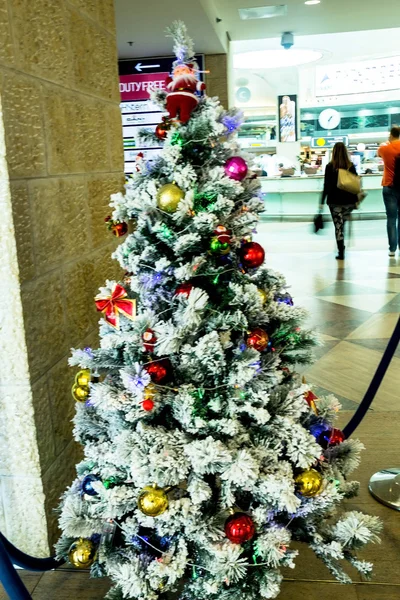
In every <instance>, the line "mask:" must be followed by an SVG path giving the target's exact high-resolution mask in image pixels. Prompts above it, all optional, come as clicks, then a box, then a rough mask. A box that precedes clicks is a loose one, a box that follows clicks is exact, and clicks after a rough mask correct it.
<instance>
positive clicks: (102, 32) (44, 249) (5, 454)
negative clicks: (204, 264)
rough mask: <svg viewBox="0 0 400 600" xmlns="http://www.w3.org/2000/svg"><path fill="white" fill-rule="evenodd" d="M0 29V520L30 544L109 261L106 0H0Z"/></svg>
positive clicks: (110, 54)
mask: <svg viewBox="0 0 400 600" xmlns="http://www.w3.org/2000/svg"><path fill="white" fill-rule="evenodd" d="M0 40H1V42H0V89H1V92H0V99H1V105H2V110H3V112H2V119H1V122H0V189H1V192H0V208H1V215H2V218H1V219H0V250H1V256H2V260H1V262H0V362H1V365H2V366H1V370H0V530H2V531H3V532H4V533H5V534H6V535H7V536H8V537H9V538H10V539H11V540H12V541H13V543H15V544H16V545H18V546H19V547H21V548H22V549H24V550H26V551H28V552H31V553H34V554H37V555H44V554H46V553H47V552H48V551H49V544H52V543H53V541H54V540H55V538H56V537H57V524H56V517H55V515H54V514H53V509H54V508H55V507H56V505H57V504H58V499H59V497H60V495H61V493H62V492H63V490H64V489H65V487H66V486H67V485H69V484H70V482H71V481H72V479H73V478H74V477H75V463H76V462H77V461H78V460H79V456H80V454H79V452H80V450H79V448H77V446H76V444H75V443H74V442H73V441H72V424H71V419H72V416H73V414H74V401H73V399H72V397H71V394H70V389H71V386H72V383H73V377H74V372H73V371H72V370H71V369H69V367H68V364H67V360H68V356H69V354H70V348H71V347H81V346H87V345H91V344H95V343H96V333H97V322H98V314H97V313H96V310H95V307H94V302H93V297H94V295H95V294H96V292H97V288H98V287H99V285H102V284H103V282H104V280H105V279H106V278H114V277H118V276H119V274H120V273H119V269H118V265H117V263H116V262H115V261H111V259H110V255H111V252H112V250H113V247H114V245H115V240H114V239H112V238H111V236H110V233H109V232H108V231H107V229H106V227H105V224H104V218H105V216H107V214H108V213H109V208H108V206H107V205H108V201H109V196H110V194H111V193H114V192H117V191H119V190H120V189H122V186H123V182H124V177H123V150H122V133H121V117H120V110H119V91H118V72H117V50H116V40H115V26H114V6H113V0H70V1H67V0H57V2H54V1H52V0H8V1H7V0H0ZM4 257H5V258H4Z"/></svg>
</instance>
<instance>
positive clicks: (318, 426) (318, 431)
mask: <svg viewBox="0 0 400 600" xmlns="http://www.w3.org/2000/svg"><path fill="white" fill-rule="evenodd" d="M327 427H328V425H327V424H326V423H323V422H321V421H320V422H319V423H314V425H311V427H310V433H311V435H313V436H314V437H315V439H316V440H318V439H319V437H320V436H321V435H322V434H323V433H324V432H325V431H326V430H327Z"/></svg>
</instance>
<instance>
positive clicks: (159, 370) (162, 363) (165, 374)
mask: <svg viewBox="0 0 400 600" xmlns="http://www.w3.org/2000/svg"><path fill="white" fill-rule="evenodd" d="M145 369H146V371H147V372H148V374H149V375H150V377H151V380H152V381H153V382H154V383H161V382H163V381H165V380H166V379H168V378H169V377H170V375H171V369H172V367H171V363H170V361H169V360H168V358H163V359H162V360H157V361H155V362H152V363H149V364H148V365H146V366H145Z"/></svg>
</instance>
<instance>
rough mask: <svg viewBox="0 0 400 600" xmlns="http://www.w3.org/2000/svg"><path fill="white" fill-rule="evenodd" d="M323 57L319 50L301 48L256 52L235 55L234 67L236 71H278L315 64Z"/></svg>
mask: <svg viewBox="0 0 400 600" xmlns="http://www.w3.org/2000/svg"><path fill="white" fill-rule="evenodd" d="M321 56H322V52H319V51H318V50H303V49H301V48H291V49H290V50H282V49H279V50H256V51H254V52H243V53H241V54H235V55H234V57H233V66H234V68H235V69H278V68H282V67H295V66H296V65H304V64H306V63H311V62H315V61H316V60H319V59H320V58H321Z"/></svg>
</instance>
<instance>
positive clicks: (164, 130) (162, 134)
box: [155, 117, 171, 140]
mask: <svg viewBox="0 0 400 600" xmlns="http://www.w3.org/2000/svg"><path fill="white" fill-rule="evenodd" d="M170 129H171V122H170V121H169V120H168V119H167V118H166V117H163V120H162V123H159V124H158V125H157V127H156V131H155V134H156V136H157V137H158V139H159V140H165V138H166V137H167V134H168V131H169V130H170Z"/></svg>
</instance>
